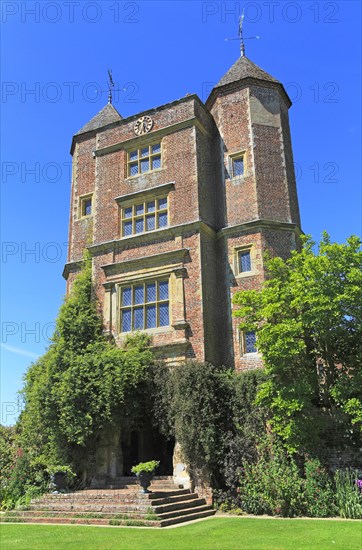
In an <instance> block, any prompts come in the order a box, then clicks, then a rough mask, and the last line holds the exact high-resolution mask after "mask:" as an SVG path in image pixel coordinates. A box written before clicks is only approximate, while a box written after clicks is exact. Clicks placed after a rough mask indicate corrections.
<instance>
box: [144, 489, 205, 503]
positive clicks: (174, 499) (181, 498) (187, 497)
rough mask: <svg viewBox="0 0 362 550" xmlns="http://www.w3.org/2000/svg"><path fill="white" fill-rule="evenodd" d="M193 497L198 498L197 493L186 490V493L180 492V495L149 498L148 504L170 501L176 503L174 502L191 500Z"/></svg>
mask: <svg viewBox="0 0 362 550" xmlns="http://www.w3.org/2000/svg"><path fill="white" fill-rule="evenodd" d="M194 498H198V494H197V493H190V492H187V493H185V494H181V495H174V496H172V495H171V496H162V497H157V498H155V499H154V498H151V499H150V504H151V506H162V505H163V504H172V503H176V502H183V501H185V500H191V499H194Z"/></svg>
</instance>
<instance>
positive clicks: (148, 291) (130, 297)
mask: <svg viewBox="0 0 362 550" xmlns="http://www.w3.org/2000/svg"><path fill="white" fill-rule="evenodd" d="M120 310H121V322H120V327H121V332H131V331H132V330H145V329H148V328H157V327H166V326H168V325H169V324H170V302H169V283H168V281H151V282H142V283H137V284H133V285H127V286H123V287H122V288H121V294H120Z"/></svg>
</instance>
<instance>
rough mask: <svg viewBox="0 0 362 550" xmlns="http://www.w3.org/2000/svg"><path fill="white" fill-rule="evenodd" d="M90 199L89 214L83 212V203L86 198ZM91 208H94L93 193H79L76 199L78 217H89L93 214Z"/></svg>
mask: <svg viewBox="0 0 362 550" xmlns="http://www.w3.org/2000/svg"><path fill="white" fill-rule="evenodd" d="M89 199H90V200H91V213H90V214H84V213H83V212H84V206H85V203H86V201H87V200H89ZM93 208H94V204H93V193H87V194H86V195H81V196H80V197H79V199H78V219H79V220H80V219H83V218H90V217H91V216H93Z"/></svg>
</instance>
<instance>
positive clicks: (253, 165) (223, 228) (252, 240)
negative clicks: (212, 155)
mask: <svg viewBox="0 0 362 550" xmlns="http://www.w3.org/2000/svg"><path fill="white" fill-rule="evenodd" d="M290 105H291V102H290V99H289V97H288V95H287V94H286V92H285V90H284V88H283V86H282V84H281V83H280V82H278V81H277V80H276V79H275V78H273V77H272V76H270V75H269V74H267V73H266V72H264V71H263V70H262V69H260V68H259V67H258V66H257V65H255V64H254V63H252V62H251V61H250V60H249V59H248V58H247V57H245V56H241V57H240V58H239V59H238V60H237V61H236V63H234V65H233V66H232V67H231V69H230V70H229V71H228V72H227V73H226V74H225V76H223V78H222V79H221V80H220V82H219V83H218V84H217V86H215V88H214V89H213V90H212V92H211V94H210V96H209V98H208V100H207V102H206V107H207V108H208V109H209V110H210V112H211V114H212V115H213V118H214V120H215V123H216V125H217V128H218V137H217V138H216V139H217V140H218V143H219V151H220V153H219V154H220V157H221V178H220V179H221V197H220V208H219V216H220V217H219V222H218V223H219V226H218V238H219V241H220V243H219V257H223V260H224V261H223V262H222V263H218V266H219V272H218V278H219V280H220V281H223V282H224V283H225V284H226V296H225V299H226V303H225V306H224V307H223V308H222V310H223V311H224V313H225V315H224V318H223V320H222V325H223V326H224V327H228V329H229V332H228V334H227V335H226V338H225V340H224V342H223V346H224V347H223V346H222V345H221V349H222V350H223V351H222V355H223V357H224V361H225V362H226V363H228V364H234V365H235V367H236V368H253V367H255V366H256V365H257V364H259V363H260V358H259V357H258V355H257V354H256V353H255V336H254V335H253V334H251V333H249V334H240V333H239V330H238V328H237V324H238V323H237V320H236V319H234V320H233V319H232V317H231V310H232V307H231V303H230V302H231V300H230V299H231V297H232V295H233V294H234V292H235V291H236V290H240V289H253V288H259V287H260V284H261V283H262V281H263V280H264V278H265V272H264V261H263V254H264V252H265V251H266V250H268V251H269V252H270V253H271V254H273V255H278V256H282V257H286V256H288V254H289V253H290V250H291V249H293V248H294V247H295V236H296V234H297V233H298V232H299V227H300V217H299V207H298V198H297V191H296V183H295V175H294V165H293V154H292V147H291V139H290V130H289V120H288V108H289V107H290Z"/></svg>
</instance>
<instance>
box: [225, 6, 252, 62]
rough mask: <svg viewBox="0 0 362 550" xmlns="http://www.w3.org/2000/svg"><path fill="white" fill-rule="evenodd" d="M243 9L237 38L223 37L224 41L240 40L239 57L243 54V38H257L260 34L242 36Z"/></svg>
mask: <svg viewBox="0 0 362 550" xmlns="http://www.w3.org/2000/svg"><path fill="white" fill-rule="evenodd" d="M244 17H245V15H244V10H243V11H242V14H241V15H240V17H239V33H238V34H239V38H225V40H226V42H228V41H229V40H239V42H240V57H244V55H245V43H244V40H253V39H254V38H256V39H259V38H260V36H244V34H243V23H244Z"/></svg>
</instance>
